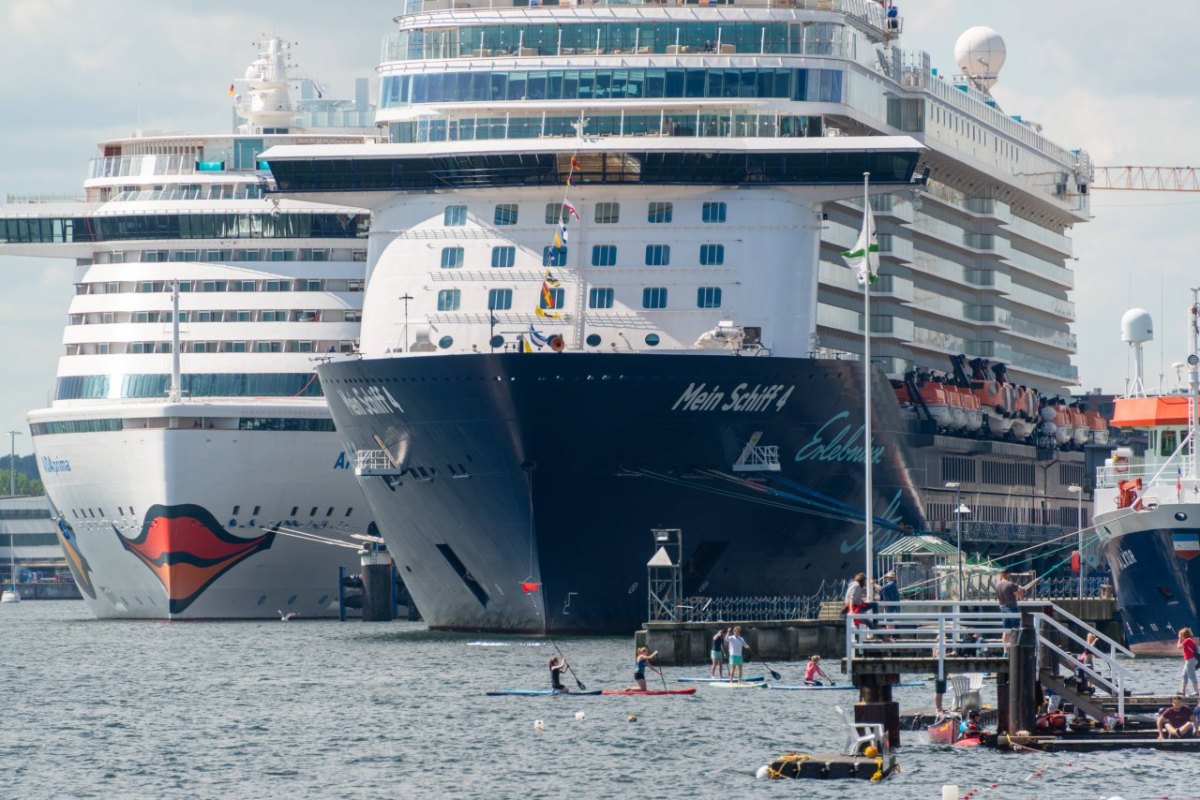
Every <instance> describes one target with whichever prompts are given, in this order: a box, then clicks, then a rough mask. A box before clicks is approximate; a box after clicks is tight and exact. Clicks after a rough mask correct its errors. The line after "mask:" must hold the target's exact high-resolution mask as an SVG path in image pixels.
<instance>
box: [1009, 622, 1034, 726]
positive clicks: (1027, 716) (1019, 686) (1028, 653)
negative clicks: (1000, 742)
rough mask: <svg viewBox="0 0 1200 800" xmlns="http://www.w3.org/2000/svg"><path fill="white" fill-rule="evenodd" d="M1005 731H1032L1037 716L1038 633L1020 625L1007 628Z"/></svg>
mask: <svg viewBox="0 0 1200 800" xmlns="http://www.w3.org/2000/svg"><path fill="white" fill-rule="evenodd" d="M1009 633H1010V634H1011V635H1012V641H1011V642H1010V643H1009V645H1008V648H1009V650H1008V730H1009V732H1013V731H1014V730H1015V731H1027V732H1030V733H1032V732H1033V729H1034V721H1035V720H1036V718H1037V700H1036V698H1035V696H1034V695H1035V683H1036V681H1037V632H1036V631H1034V629H1033V628H1028V627H1023V628H1016V629H1014V630H1011V631H1009Z"/></svg>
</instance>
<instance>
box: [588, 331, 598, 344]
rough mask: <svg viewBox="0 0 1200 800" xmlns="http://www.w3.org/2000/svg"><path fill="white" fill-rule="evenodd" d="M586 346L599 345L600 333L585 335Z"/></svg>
mask: <svg viewBox="0 0 1200 800" xmlns="http://www.w3.org/2000/svg"><path fill="white" fill-rule="evenodd" d="M586 341H587V343H588V347H598V346H599V345H600V334H598V333H590V334H588V337H587V340H586Z"/></svg>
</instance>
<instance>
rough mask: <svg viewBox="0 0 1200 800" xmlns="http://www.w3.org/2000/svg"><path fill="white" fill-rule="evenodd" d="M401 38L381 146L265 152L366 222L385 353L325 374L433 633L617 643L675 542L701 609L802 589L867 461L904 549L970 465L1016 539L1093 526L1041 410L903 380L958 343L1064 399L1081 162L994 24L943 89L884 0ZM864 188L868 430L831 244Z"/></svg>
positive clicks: (840, 553) (290, 176) (426, 21)
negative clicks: (987, 409)
mask: <svg viewBox="0 0 1200 800" xmlns="http://www.w3.org/2000/svg"><path fill="white" fill-rule="evenodd" d="M397 23H398V33H397V35H396V36H395V37H393V38H392V39H390V40H389V42H388V43H387V46H386V48H385V52H386V58H387V60H386V61H385V63H384V64H382V65H381V66H380V69H379V71H380V75H381V95H380V110H379V114H378V120H379V121H380V122H381V123H383V124H386V125H387V126H388V130H389V143H388V144H380V145H374V146H371V147H355V146H328V147H280V148H274V149H272V150H271V151H269V152H268V153H267V154H266V155H265V156H264V158H265V159H266V160H267V161H268V163H269V164H270V167H271V170H272V173H273V175H274V177H275V179H276V181H277V184H278V187H279V189H280V190H281V193H282V196H285V197H286V196H295V197H302V198H307V199H325V200H331V201H334V202H339V203H349V204H353V205H363V206H368V207H370V208H371V210H372V214H373V224H372V231H371V236H370V247H369V267H368V269H369V279H368V291H367V299H366V302H365V304H364V328H363V334H362V351H363V354H364V356H365V358H364V360H362V361H355V362H347V363H341V364H330V365H328V366H324V367H321V368H320V372H321V376H322V382H323V384H324V385H325V387H326V393H327V395H329V397H330V403H331V408H332V410H333V413H334V416H335V419H336V420H337V421H338V429H339V432H340V433H341V434H342V435H343V436H344V437H345V439H346V441H347V444H348V446H349V447H351V448H353V449H354V450H356V451H357V454H358V459H359V462H358V463H359V473H360V476H361V483H362V485H363V488H364V491H365V493H366V496H367V499H368V501H369V502H370V503H371V504H372V506H373V508H374V510H375V512H376V517H377V518H379V519H381V528H382V530H383V533H384V536H385V537H386V538H387V539H388V541H389V547H390V549H391V550H392V551H393V553H395V554H396V555H397V557H398V558H399V559H400V560H401V561H402V562H403V563H404V567H405V571H404V572H403V575H404V577H405V580H406V583H407V584H408V585H409V587H410V589H411V591H412V593H413V596H414V599H415V600H416V602H417V604H418V605H419V606H420V607H421V608H422V613H423V615H424V616H425V618H426V619H427V620H429V621H430V623H431V624H432V625H434V626H437V627H465V628H495V629H504V630H547V629H551V628H553V629H574V630H621V629H627V628H628V626H629V625H630V624H633V623H634V622H635V621H636V620H637V619H638V617H639V616H640V614H641V613H642V611H644V605H643V601H644V590H645V587H644V585H643V584H642V582H643V581H644V580H645V569H646V567H645V562H646V558H647V557H648V556H649V554H650V551H649V550H648V548H649V545H648V543H647V537H648V536H649V530H650V528H652V527H656V526H658V525H667V526H669V527H679V528H682V529H684V530H685V532H686V533H685V535H686V537H687V539H686V541H687V544H686V547H685V552H684V554H683V555H684V560H685V563H684V565H683V567H684V573H685V584H686V585H687V587H688V591H691V592H699V593H706V594H718V595H721V594H725V595H729V594H774V593H778V594H796V593H803V592H805V591H808V590H811V588H813V587H815V585H816V584H818V583H819V582H820V580H821V579H822V578H827V577H831V576H833V575H841V574H843V573H845V572H846V571H847V570H850V571H851V572H853V571H854V570H853V569H851V566H852V564H860V563H861V559H862V556H861V548H862V529H863V523H862V514H863V512H862V507H863V502H862V501H863V485H862V463H863V460H864V459H865V458H866V457H871V458H872V459H873V461H874V462H875V463H876V465H877V467H876V472H875V476H876V478H875V492H874V494H875V508H876V509H877V510H879V512H878V515H877V516H878V519H877V522H876V524H877V525H882V526H883V527H885V528H887V529H888V530H889V531H891V532H892V533H894V534H897V535H898V534H899V533H900V532H901V531H903V530H906V529H924V528H926V527H927V525H928V523H929V522H930V520H936V519H944V518H945V517H944V514H943V509H944V508H945V507H947V506H948V501H949V500H950V499H951V498H953V496H954V494H953V492H952V491H948V490H947V488H946V483H948V482H953V483H955V484H956V485H957V486H958V487H959V488H960V489H966V490H967V491H969V492H971V493H973V494H972V495H971V497H972V501H975V500H978V501H979V502H978V503H977V505H978V506H979V507H980V508H981V509H987V513H985V514H984V515H983V516H982V517H981V519H980V522H982V523H983V524H986V525H993V526H995V537H994V538H995V539H996V540H997V541H1001V542H1010V541H1011V537H1006V534H1009V533H1011V532H1012V531H1013V530H1014V529H1015V528H1016V527H1019V526H1026V525H1027V526H1033V527H1038V526H1042V527H1044V526H1046V525H1047V524H1049V523H1051V522H1052V521H1053V520H1058V519H1060V513H1059V512H1060V511H1061V512H1063V514H1062V515H1061V517H1062V518H1065V515H1066V513H1071V514H1073V513H1074V504H1073V503H1072V501H1071V498H1070V495H1068V494H1067V493H1066V491H1065V490H1066V487H1067V486H1068V485H1070V484H1074V483H1079V482H1082V478H1083V472H1084V471H1083V461H1082V457H1081V456H1079V455H1078V454H1077V453H1066V452H1060V451H1058V450H1055V449H1054V447H1053V446H1051V447H1049V448H1045V449H1043V450H1039V448H1038V447H1036V446H1035V445H1036V444H1037V442H1035V441H1034V439H1033V438H1032V437H1033V436H1034V435H1035V434H1034V432H1033V430H1032V428H1033V426H1032V425H1029V426H1026V425H1024V423H1023V425H1022V429H1023V430H1025V431H1026V432H1025V433H1024V434H1022V436H1021V437H1018V436H1016V434H1013V433H1012V430H1013V428H1015V427H1016V425H1012V424H1010V425H1009V426H1008V427H1007V428H1006V427H1004V426H1003V425H996V426H994V427H995V429H996V430H997V431H999V432H998V433H996V434H995V436H996V437H1001V436H1003V437H1006V438H1007V439H1008V440H1009V441H998V440H995V439H992V438H989V436H990V434H983V435H978V436H975V437H974V438H973V439H970V440H968V439H965V438H954V437H951V436H945V435H942V433H945V431H944V430H941V429H942V428H945V427H948V426H945V425H942V424H941V423H939V422H936V421H933V420H931V419H929V418H926V419H924V420H920V419H916V418H913V419H910V418H909V417H908V416H906V414H905V413H902V412H901V410H900V409H899V408H898V407H897V406H896V404H895V402H894V401H893V399H892V398H893V397H894V396H895V395H894V394H893V393H892V392H891V391H890V388H889V387H888V385H887V383H886V382H885V381H884V377H885V376H891V377H894V378H895V379H896V380H897V381H898V382H900V381H902V377H903V376H904V375H905V374H907V373H910V372H916V371H917V370H919V369H923V368H927V367H930V366H938V365H945V364H946V363H947V362H946V359H947V356H949V355H952V354H959V353H962V354H966V355H967V356H969V357H973V358H978V359H988V360H992V359H995V360H999V361H1003V362H1005V364H1006V365H1007V367H1008V372H1007V378H1006V380H1007V381H1008V382H1009V383H1011V384H1012V386H1013V387H1014V389H1015V388H1022V389H1023V388H1028V387H1037V388H1040V389H1042V390H1043V391H1044V392H1047V393H1049V392H1054V391H1057V390H1059V389H1061V388H1062V387H1064V386H1066V385H1070V384H1073V383H1074V381H1075V373H1074V368H1073V367H1072V366H1071V365H1070V358H1069V357H1070V354H1071V353H1072V352H1073V350H1074V340H1073V338H1072V336H1071V334H1070V333H1069V323H1070V321H1071V319H1072V317H1073V309H1072V307H1071V304H1070V302H1069V300H1068V299H1067V292H1068V289H1069V287H1070V286H1071V281H1072V277H1071V271H1070V269H1069V267H1068V259H1069V257H1070V253H1071V248H1070V241H1069V239H1068V238H1067V236H1066V231H1067V229H1068V228H1069V227H1070V226H1071V225H1074V224H1076V223H1079V222H1082V221H1084V220H1086V218H1087V214H1086V212H1087V196H1086V186H1087V183H1088V181H1089V180H1090V165H1089V162H1088V159H1087V156H1086V154H1085V153H1082V152H1079V151H1069V150H1066V149H1064V148H1061V147H1059V146H1057V145H1055V144H1053V143H1052V142H1050V141H1048V140H1046V139H1045V138H1044V137H1043V136H1042V135H1041V133H1040V131H1039V129H1038V128H1037V127H1036V126H1035V125H1032V124H1030V123H1026V122H1022V121H1020V120H1017V119H1014V118H1012V117H1010V116H1009V115H1008V114H1006V113H1004V112H1003V111H1001V110H1000V109H998V108H997V107H996V103H995V101H994V99H993V98H992V97H991V96H990V94H988V92H987V88H988V87H989V86H990V83H989V82H988V81H990V80H994V77H995V76H994V74H992V75H983V74H979V71H978V70H975V69H974V68H975V67H977V66H978V65H979V59H977V58H975V57H974V56H975V54H976V53H975V50H976V48H977V46H979V45H982V44H985V43H987V42H989V41H990V39H989V36H993V35H994V34H991V33H990V32H981V31H975V32H973V33H972V35H971V36H968V37H967V39H966V45H965V46H964V58H963V59H962V63H963V64H964V69H966V70H967V75H965V76H964V77H962V78H955V79H951V80H943V79H942V78H940V77H939V76H938V75H937V73H936V72H935V71H934V70H933V69H932V68H931V67H930V61H929V57H928V56H927V55H925V54H923V53H912V52H906V51H903V50H901V49H899V48H898V47H897V46H896V38H897V36H898V35H899V33H900V31H901V29H902V25H903V19H902V18H901V17H899V16H898V15H889V9H888V8H886V7H885V6H884V5H881V4H879V3H876V2H869V1H868V0H821V2H796V3H776V2H770V3H767V2H750V3H739V4H737V5H727V4H705V5H699V4H678V5H666V4H658V3H645V4H642V3H638V4H624V3H622V4H616V3H611V4H610V3H595V4H585V5H570V6H566V5H563V6H559V5H552V4H551V5H547V4H539V5H536V6H532V5H531V6H525V5H509V4H505V3H483V4H480V3H467V4H464V3H459V2H455V3H443V2H424V3H410V4H409V6H408V7H407V10H406V13H405V14H403V15H402V16H400V17H399V18H398V19H397ZM997 38H998V37H997ZM994 64H995V62H994V61H993V65H994ZM864 173H869V176H870V187H871V192H872V194H871V197H870V205H871V209H872V211H873V214H874V218H875V220H876V226H877V233H878V235H877V237H875V239H874V241H875V242H876V243H877V244H878V250H879V251H880V255H881V257H882V264H881V266H880V269H879V273H880V274H879V277H878V281H877V282H876V283H874V285H873V287H872V294H873V298H872V299H873V304H872V315H871V319H870V322H869V329H870V332H871V336H872V351H873V354H874V357H873V362H874V363H875V364H876V365H877V366H878V367H879V369H878V370H877V371H876V373H875V376H876V377H875V380H876V381H877V382H878V383H880V389H879V391H878V392H877V393H875V397H876V398H885V400H886V404H884V403H880V402H879V401H877V402H876V403H875V404H874V405H873V407H872V426H873V430H874V434H873V439H872V441H871V442H870V443H867V442H864V441H863V432H862V425H863V388H864V384H863V377H862V372H863V371H862V368H861V365H860V364H856V363H855V359H856V357H857V354H859V353H861V352H862V346H861V345H862V335H863V328H864V322H863V320H862V288H861V287H860V286H859V284H858V283H857V282H856V276H855V272H854V271H853V270H851V269H848V268H847V266H846V259H845V258H844V257H843V254H844V253H845V252H846V251H848V250H851V249H852V248H853V247H854V245H855V241H856V237H857V236H858V233H859V231H860V230H862V228H863V217H864V209H863V201H862V199H861V198H862V196H863V191H862V184H863V177H864ZM913 380H914V382H916V381H919V380H922V379H921V378H914V379H913ZM970 393H971V389H969V388H968V389H967V394H970ZM913 405H914V406H919V405H920V404H919V403H914V404H913ZM975 409H976V419H977V422H979V423H980V424H977V425H976V427H975V429H976V430H978V429H979V428H980V427H981V424H982V421H983V416H982V414H981V413H979V411H980V407H979V405H978V404H976V406H975ZM918 411H919V409H918ZM1010 411H1011V409H1008V411H1006V412H1004V413H1009V412H1010ZM959 413H960V414H961V416H962V418H963V419H964V420H965V419H966V414H962V412H961V410H960V412H959ZM991 413H992V414H993V415H995V414H998V413H1000V411H999V409H998V408H997V407H996V406H995V405H994V406H993V407H992V408H991ZM1056 413H1057V412H1051V414H1050V416H1051V417H1054V416H1055V415H1056ZM1032 414H1033V415H1034V417H1035V418H1036V417H1038V415H1039V409H1038V407H1037V402H1036V401H1034V402H1033V406H1032ZM926 416H927V417H928V415H926ZM1036 421H1037V420H1036V419H1035V420H1034V422H1035V423H1036ZM992 427H993V426H991V425H990V424H989V426H988V428H987V429H988V430H992ZM1042 430H1043V431H1048V430H1049V428H1048V427H1044V428H1042ZM1082 433H1083V436H1084V438H1086V436H1087V433H1086V431H1083V432H1082ZM956 443H957V444H956ZM1068 445H1069V443H1068ZM868 454H869V455H868ZM1039 455H1042V456H1043V458H1042V460H1041V461H1039ZM1068 509H1069V512H1068ZM1071 519H1072V521H1073V519H1074V517H1073V516H1072V517H1071ZM517 573H520V574H517ZM530 585H532V586H536V587H539V588H538V590H537V591H536V592H530V593H526V592H524V591H523V590H522V589H519V588H515V587H519V586H530Z"/></svg>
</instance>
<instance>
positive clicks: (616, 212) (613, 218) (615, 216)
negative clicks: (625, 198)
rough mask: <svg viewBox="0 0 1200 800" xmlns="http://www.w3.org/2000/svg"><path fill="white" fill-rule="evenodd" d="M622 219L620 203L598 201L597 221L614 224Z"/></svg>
mask: <svg viewBox="0 0 1200 800" xmlns="http://www.w3.org/2000/svg"><path fill="white" fill-rule="evenodd" d="M620 221H621V204H620V203H596V222H597V223H599V224H601V225H613V224H616V223H617V222H620Z"/></svg>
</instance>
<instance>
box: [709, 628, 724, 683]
mask: <svg viewBox="0 0 1200 800" xmlns="http://www.w3.org/2000/svg"><path fill="white" fill-rule="evenodd" d="M726 631H727V629H726V628H718V629H717V632H716V633H714V634H713V638H712V669H710V670H709V671H708V676H709V677H710V678H724V677H725V634H726Z"/></svg>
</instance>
